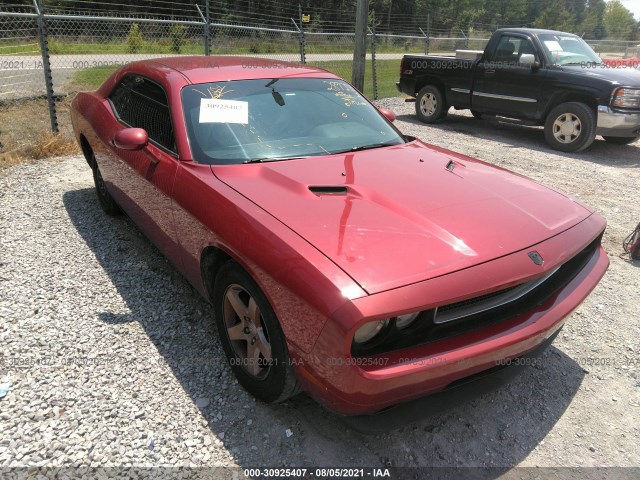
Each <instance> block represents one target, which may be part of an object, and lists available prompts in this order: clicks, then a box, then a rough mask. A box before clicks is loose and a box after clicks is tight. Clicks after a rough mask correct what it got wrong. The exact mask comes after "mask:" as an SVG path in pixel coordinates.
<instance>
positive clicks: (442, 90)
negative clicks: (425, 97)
mask: <svg viewBox="0 0 640 480" xmlns="http://www.w3.org/2000/svg"><path fill="white" fill-rule="evenodd" d="M429 85H431V86H434V87H436V88H437V89H438V90H440V93H442V96H443V97H444V99H445V101H446V100H447V92H446V88H444V85H443V84H441V83H437V82H432V81H430V80H429V79H427V80H424V81H422V82H420V83H418V84H417V85H416V95H415V96H416V97H417V96H418V94H419V93H420V90H422V89H423V88H424V87H427V86H429Z"/></svg>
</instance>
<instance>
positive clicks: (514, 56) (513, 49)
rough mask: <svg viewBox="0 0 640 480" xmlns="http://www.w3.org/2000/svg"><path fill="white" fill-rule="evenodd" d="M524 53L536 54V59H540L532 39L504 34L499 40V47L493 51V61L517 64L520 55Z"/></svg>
mask: <svg viewBox="0 0 640 480" xmlns="http://www.w3.org/2000/svg"><path fill="white" fill-rule="evenodd" d="M524 53H528V54H532V55H535V59H536V61H540V59H539V58H538V55H537V53H536V50H535V48H534V47H533V45H532V43H531V41H529V40H528V39H526V38H522V37H516V36H512V35H503V36H502V37H500V40H499V41H498V47H497V48H496V50H495V52H494V53H493V58H492V59H491V61H492V62H499V63H502V64H507V65H517V64H518V61H519V59H520V56H521V55H522V54H524Z"/></svg>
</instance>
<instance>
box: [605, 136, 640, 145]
mask: <svg viewBox="0 0 640 480" xmlns="http://www.w3.org/2000/svg"><path fill="white" fill-rule="evenodd" d="M602 138H604V139H605V140H606V141H607V142H609V143H615V144H616V145H627V144H629V143H633V142H635V141H636V140H638V138H640V137H605V136H604V135H603V136H602Z"/></svg>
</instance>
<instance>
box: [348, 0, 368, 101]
mask: <svg viewBox="0 0 640 480" xmlns="http://www.w3.org/2000/svg"><path fill="white" fill-rule="evenodd" d="M368 19H369V0H358V4H357V6H356V35H355V39H354V40H355V48H354V49H353V70H352V72H351V83H352V84H353V86H354V87H356V88H357V89H358V90H359V91H360V92H361V93H362V92H363V91H364V67H365V61H366V56H367V21H368Z"/></svg>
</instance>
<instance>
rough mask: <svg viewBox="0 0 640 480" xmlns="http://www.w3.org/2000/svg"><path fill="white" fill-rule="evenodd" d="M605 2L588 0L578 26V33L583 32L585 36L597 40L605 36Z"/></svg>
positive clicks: (602, 0)
mask: <svg viewBox="0 0 640 480" xmlns="http://www.w3.org/2000/svg"><path fill="white" fill-rule="evenodd" d="M606 6H607V4H606V3H605V1H604V0H589V3H588V4H587V9H586V11H585V16H584V19H583V20H582V23H581V24H580V25H579V27H578V32H576V33H578V34H580V35H582V34H584V36H585V38H593V39H596V40H599V39H601V38H604V37H605V36H606V29H605V26H604V10H605V8H606Z"/></svg>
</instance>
